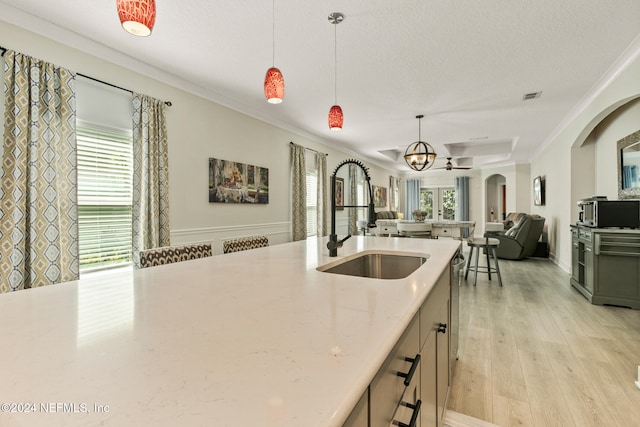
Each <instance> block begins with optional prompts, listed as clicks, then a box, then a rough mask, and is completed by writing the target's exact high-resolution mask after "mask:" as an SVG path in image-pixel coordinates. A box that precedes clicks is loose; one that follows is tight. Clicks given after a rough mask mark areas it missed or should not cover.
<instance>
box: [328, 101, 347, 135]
mask: <svg viewBox="0 0 640 427" xmlns="http://www.w3.org/2000/svg"><path fill="white" fill-rule="evenodd" d="M343 122H344V116H343V115H342V108H340V106H339V105H334V106H333V107H331V109H330V110H329V129H331V130H333V131H338V130H340V129H342V123H343Z"/></svg>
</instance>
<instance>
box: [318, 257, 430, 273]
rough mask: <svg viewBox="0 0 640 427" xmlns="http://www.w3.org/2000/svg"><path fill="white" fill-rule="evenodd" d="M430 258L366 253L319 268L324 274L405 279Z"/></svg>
mask: <svg viewBox="0 0 640 427" xmlns="http://www.w3.org/2000/svg"><path fill="white" fill-rule="evenodd" d="M428 258H429V256H428V255H426V254H413V253H405V252H395V253H394V252H376V251H364V252H359V253H357V254H354V255H351V256H349V257H346V258H344V259H341V260H338V261H334V262H331V263H329V264H325V265H322V266H320V267H318V268H317V270H318V271H322V272H324V273H334V274H344V275H347V276H357V277H369V278H373V279H403V278H405V277H407V276H409V275H410V274H411V273H413V272H414V271H416V270H417V269H418V268H420V266H421V265H422V264H424V263H425V262H427V259H428Z"/></svg>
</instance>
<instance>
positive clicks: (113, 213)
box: [76, 126, 133, 271]
mask: <svg viewBox="0 0 640 427" xmlns="http://www.w3.org/2000/svg"><path fill="white" fill-rule="evenodd" d="M76 132H77V141H78V240H79V253H80V270H81V271H87V270H95V269H101V268H106V267H110V266H113V265H117V264H123V263H129V262H131V228H132V227H131V204H132V175H133V159H132V141H131V135H129V134H127V133H126V132H122V133H118V132H111V131H104V130H100V129H92V128H86V127H80V126H78V128H77V130H76Z"/></svg>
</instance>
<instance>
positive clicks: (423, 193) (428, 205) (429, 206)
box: [420, 188, 433, 219]
mask: <svg viewBox="0 0 640 427" xmlns="http://www.w3.org/2000/svg"><path fill="white" fill-rule="evenodd" d="M420 210H421V211H427V216H426V218H427V219H433V189H430V188H421V189H420Z"/></svg>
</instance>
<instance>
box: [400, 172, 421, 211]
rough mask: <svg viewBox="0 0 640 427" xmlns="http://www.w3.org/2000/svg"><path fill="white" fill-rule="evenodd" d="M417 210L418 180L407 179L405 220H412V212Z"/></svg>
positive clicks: (418, 201)
mask: <svg viewBox="0 0 640 427" xmlns="http://www.w3.org/2000/svg"><path fill="white" fill-rule="evenodd" d="M417 209H420V180H419V179H408V180H407V194H406V197H405V208H404V217H405V219H413V211H415V210H417Z"/></svg>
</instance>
